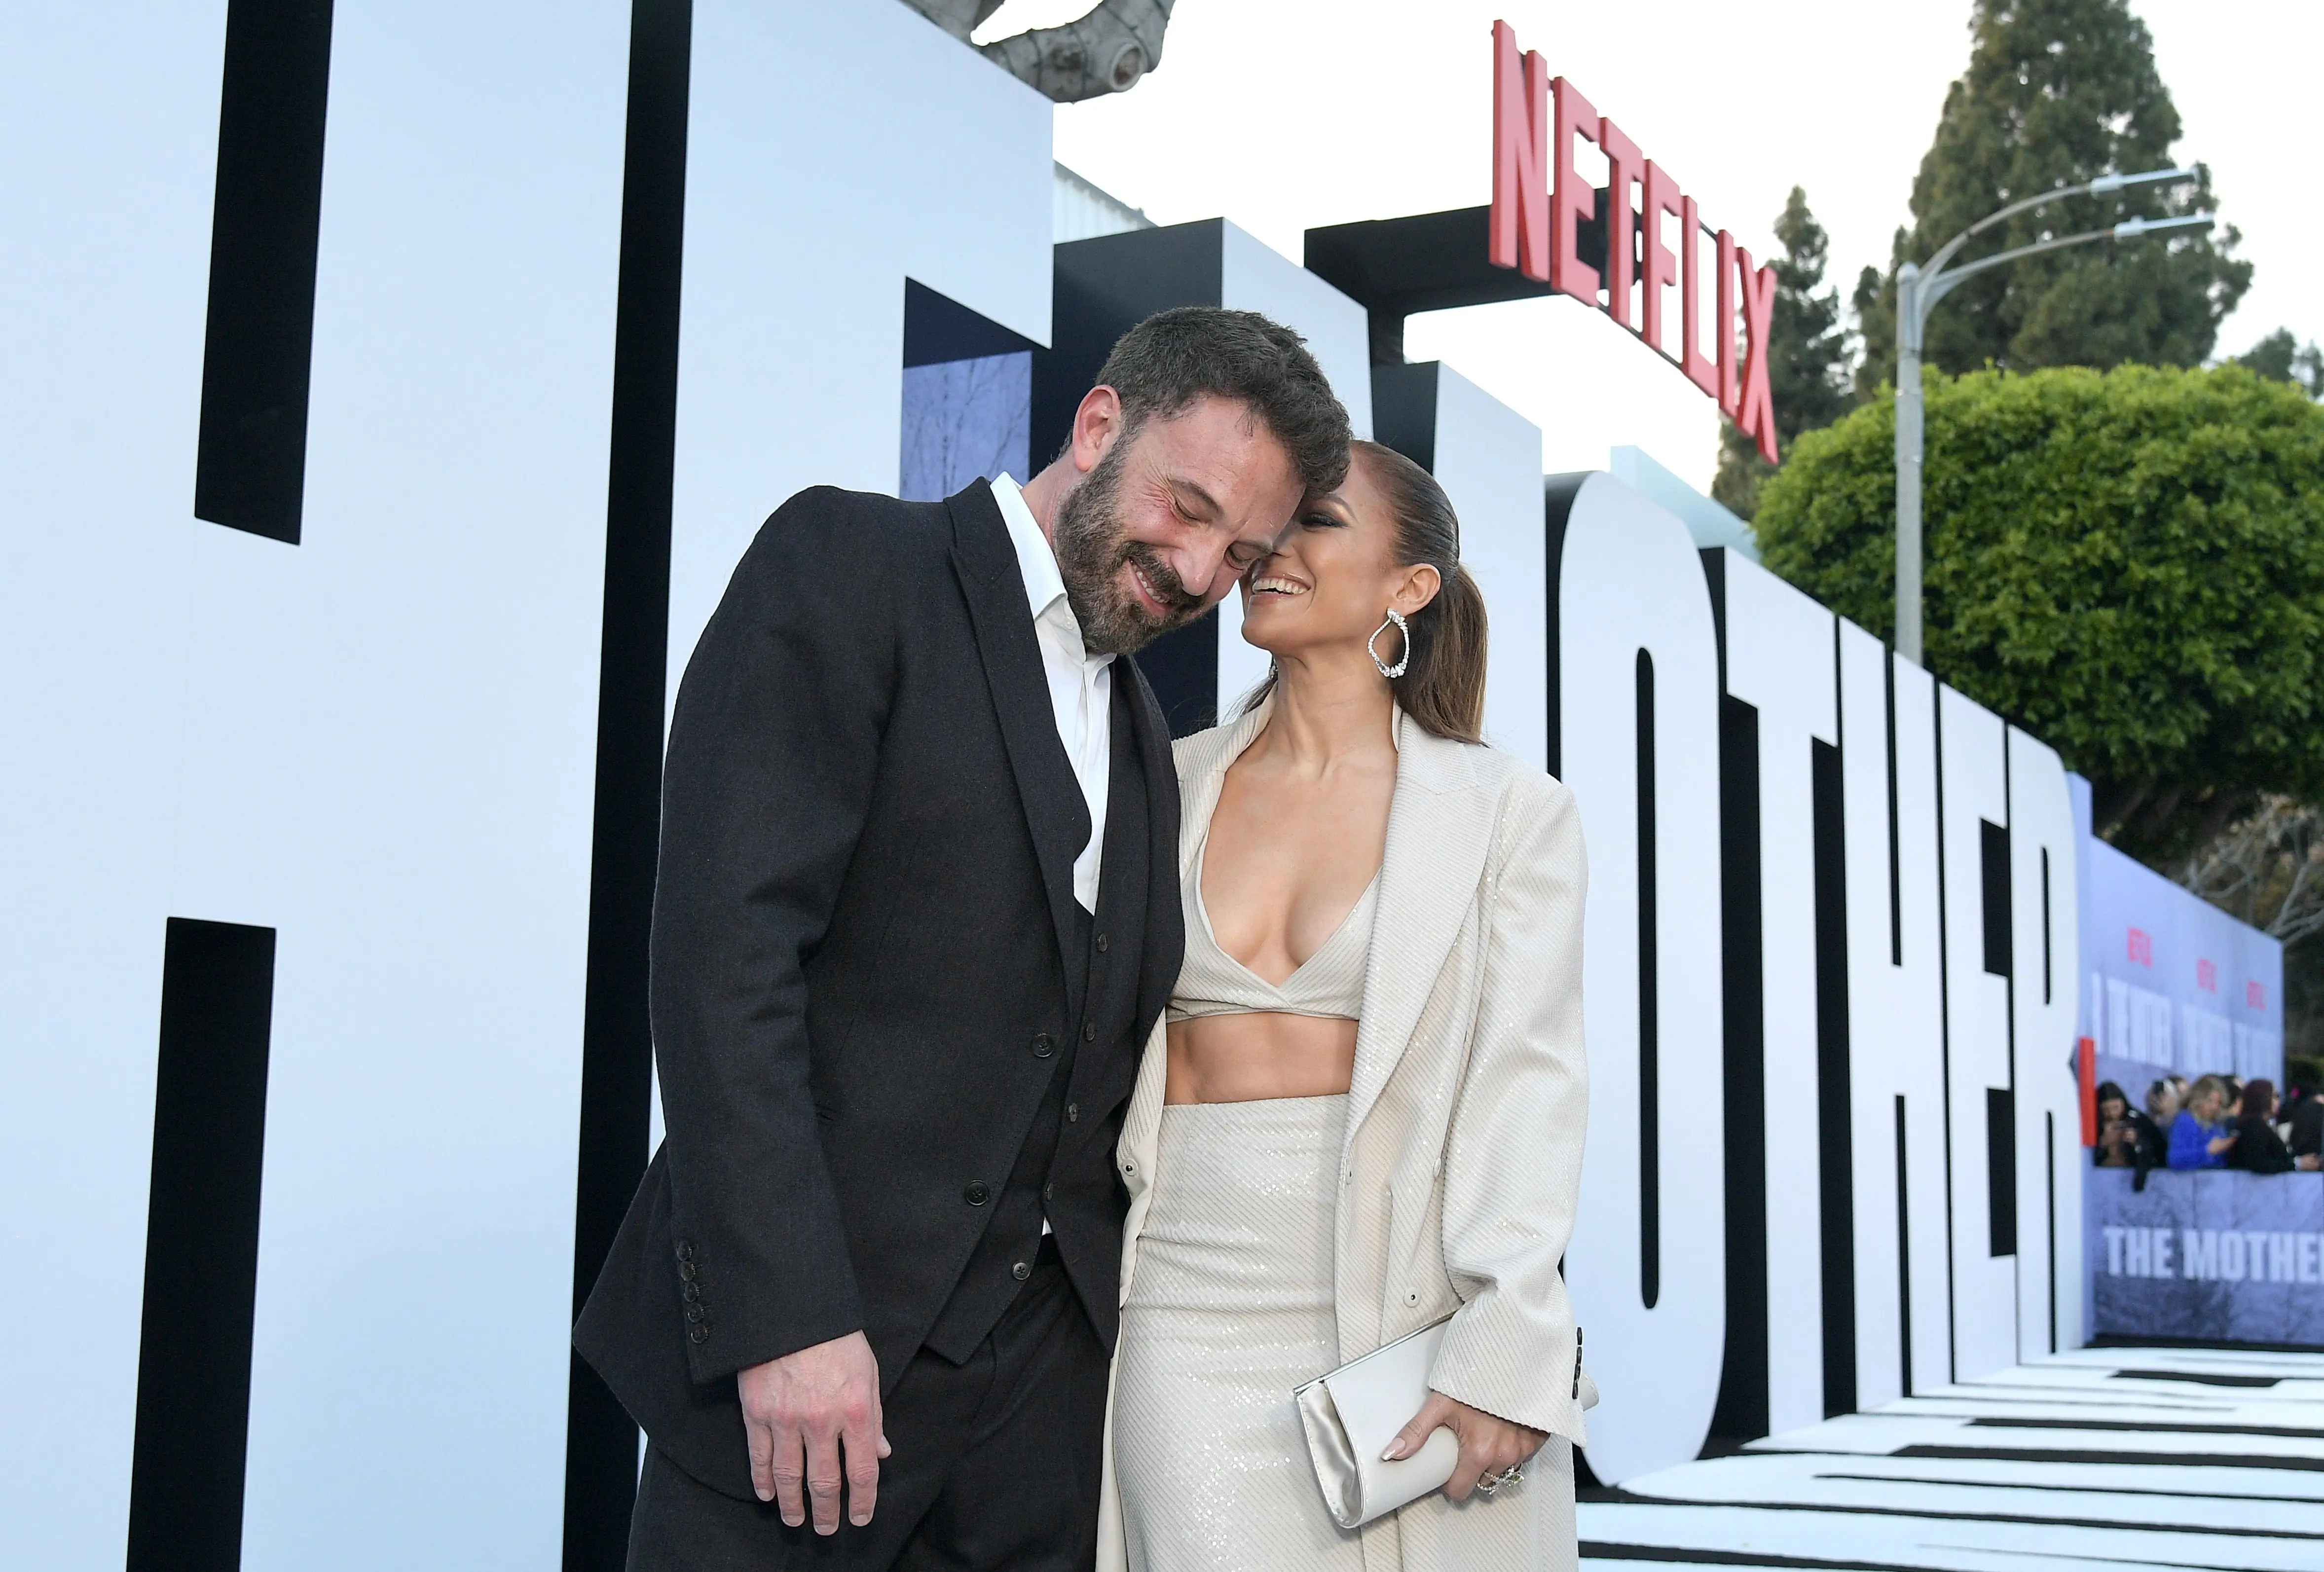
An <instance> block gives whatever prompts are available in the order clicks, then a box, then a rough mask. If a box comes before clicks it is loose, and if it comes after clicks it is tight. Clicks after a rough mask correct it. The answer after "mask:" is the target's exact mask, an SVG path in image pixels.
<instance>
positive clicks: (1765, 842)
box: [1715, 547, 1840, 1430]
mask: <svg viewBox="0 0 2324 1572" xmlns="http://www.w3.org/2000/svg"><path fill="white" fill-rule="evenodd" d="M1717 556H1718V559H1719V560H1718V562H1717V564H1716V565H1717V567H1718V568H1719V570H1720V571H1719V574H1718V575H1717V579H1716V581H1715V582H1717V583H1718V584H1720V586H1721V588H1722V589H1723V592H1724V595H1723V600H1724V606H1723V610H1724V611H1725V633H1726V651H1727V666H1726V670H1727V696H1728V697H1729V698H1730V699H1734V700H1738V701H1740V702H1741V703H1745V704H1748V705H1749V706H1750V707H1751V710H1752V724H1753V725H1754V726H1755V728H1756V731H1757V754H1756V757H1757V768H1758V777H1757V781H1756V782H1754V783H1753V788H1754V789H1755V790H1756V793H1757V802H1758V809H1759V812H1758V823H1757V831H1758V837H1759V846H1758V869H1759V890H1758V896H1759V933H1758V950H1759V952H1758V955H1757V958H1756V961H1757V970H1758V974H1759V975H1758V982H1759V999H1760V1020H1759V1022H1758V1023H1757V1030H1758V1033H1759V1038H1760V1053H1761V1064H1762V1066H1763V1070H1762V1074H1763V1077H1764V1079H1763V1081H1762V1085H1761V1105H1762V1106H1761V1108H1759V1110H1758V1114H1759V1121H1760V1126H1761V1129H1762V1132H1763V1134H1762V1138H1761V1148H1762V1154H1763V1163H1762V1172H1763V1174H1764V1181H1765V1183H1766V1216H1767V1219H1768V1226H1767V1231H1766V1299H1767V1303H1766V1322H1765V1324H1766V1388H1767V1417H1766V1422H1767V1426H1768V1428H1769V1429H1770V1430H1796V1429H1798V1428H1799V1427H1800V1426H1802V1425H1812V1424H1815V1423H1817V1422H1818V1421H1820V1420H1822V1419H1823V1418H1825V1417H1826V1416H1825V1409H1824V1347H1823V1343H1824V1319H1823V1304H1822V1285H1823V1210H1822V1196H1821V1181H1822V1170H1821V1156H1822V1154H1823V1150H1824V1139H1825V1137H1824V1135H1823V1132H1822V1129H1821V1118H1820V1109H1819V1107H1818V1101H1817V1098H1816V1095H1815V1091H1816V1088H1817V1085H1818V1059H1817V1049H1818V1042H1819V1040H1818V1031H1819V1021H1818V1013H1817V1006H1818V1001H1817V970H1816V921H1817V914H1816V888H1815V830H1816V826H1815V818H1814V797H1813V793H1812V777H1811V774H1810V769H1811V766H1812V763H1813V758H1814V755H1813V746H1814V744H1815V743H1817V742H1821V743H1823V744H1824V745H1825V746H1827V747H1837V746H1838V745H1839V742H1840V715H1839V694H1838V693H1837V692H1836V689H1835V677H1836V673H1835V672H1834V670H1833V646H1832V615H1831V612H1830V611H1825V610H1824V609H1823V608H1822V607H1821V606H1820V605H1818V604H1817V603H1816V602H1813V601H1812V600H1810V599H1809V598H1808V597H1807V596H1805V595H1803V594H1802V593H1800V592H1799V591H1797V590H1795V589H1794V588H1793V587H1792V586H1791V585H1789V584H1785V583H1784V581H1783V580H1781V579H1779V578H1777V577H1776V576H1775V575H1773V574H1771V573H1769V572H1768V571H1767V570H1766V569H1765V568H1763V567H1761V566H1759V565H1757V563H1754V562H1752V561H1750V560H1749V559H1748V558H1747V557H1745V556H1743V555H1742V554H1741V553H1740V552H1738V551H1736V550H1734V549H1733V548H1731V547H1719V548H1717ZM1736 784H1737V785H1740V784H1741V783H1736ZM1729 789H1730V790H1731V789H1733V787H1732V786H1730V787H1729ZM1737 942H1738V936H1737V935H1735V934H1732V933H1730V934H1729V935H1728V944H1729V950H1730V953H1731V951H1733V949H1734V947H1735V945H1736V944H1737ZM1744 963H1745V964H1750V963H1751V958H1748V957H1747V958H1745V961H1744ZM1734 1025H1736V1023H1734V1022H1729V1027H1730V1029H1731V1028H1732V1027H1733V1026H1734ZM1734 1095H1736V1093H1735V1091H1734V1090H1733V1089H1731V1088H1730V1089H1729V1096H1730V1097H1732V1096H1734ZM1832 1138H1833V1139H1834V1140H1835V1141H1836V1140H1838V1139H1839V1138H1840V1136H1839V1135H1838V1133H1837V1132H1835V1133H1834V1135H1833V1136H1832Z"/></svg>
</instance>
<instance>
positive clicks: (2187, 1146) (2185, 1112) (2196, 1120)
mask: <svg viewBox="0 0 2324 1572" xmlns="http://www.w3.org/2000/svg"><path fill="white" fill-rule="evenodd" d="M2226 1110H2227V1082H2226V1081H2225V1080H2221V1079H2220V1078H2219V1077H2218V1076H2216V1075H2206V1076H2203V1077H2201V1078H2199V1080H2197V1081H2196V1082H2195V1084H2194V1085H2193V1086H2190V1087H2189V1088H2188V1089H2187V1102H2186V1106H2185V1107H2183V1108H2181V1109H2180V1110H2179V1117H2177V1118H2175V1119H2173V1120H2172V1121H2171V1166H2172V1168H2173V1169H2189V1168H2225V1167H2226V1166H2227V1150H2228V1148H2230V1147H2232V1146H2233V1145H2235V1144H2236V1133H2235V1131H2233V1130H2231V1129H2228V1130H2223V1129H2221V1128H2219V1117H2220V1115H2221V1114H2223V1113H2224V1112H2225V1111H2226Z"/></svg>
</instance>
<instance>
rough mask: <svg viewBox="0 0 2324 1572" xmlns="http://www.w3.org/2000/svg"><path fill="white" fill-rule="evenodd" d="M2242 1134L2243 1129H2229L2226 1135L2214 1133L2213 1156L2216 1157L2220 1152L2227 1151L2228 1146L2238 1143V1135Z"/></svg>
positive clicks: (2212, 1139)
mask: <svg viewBox="0 0 2324 1572" xmlns="http://www.w3.org/2000/svg"><path fill="white" fill-rule="evenodd" d="M2240 1134H2242V1132H2241V1131H2238V1130H2229V1131H2228V1132H2227V1134H2226V1135H2214V1136H2212V1137H2211V1154H2212V1155H2213V1156H2215V1157H2216V1156H2218V1154H2220V1153H2222V1152H2224V1151H2226V1150H2227V1148H2228V1147H2230V1146H2232V1145H2235V1144H2236V1136H2237V1135H2240Z"/></svg>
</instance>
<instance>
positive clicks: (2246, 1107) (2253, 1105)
mask: <svg viewBox="0 0 2324 1572" xmlns="http://www.w3.org/2000/svg"><path fill="white" fill-rule="evenodd" d="M2240 1111H2241V1113H2242V1114H2243V1117H2246V1118H2247V1119H2264V1118H2265V1117H2268V1116H2269V1115H2270V1114H2273V1112H2275V1082H2273V1081H2272V1080H2264V1079H2261V1078H2259V1077H2254V1078H2253V1079H2252V1080H2247V1081H2246V1082H2244V1100H2243V1103H2242V1106H2241V1108H2240Z"/></svg>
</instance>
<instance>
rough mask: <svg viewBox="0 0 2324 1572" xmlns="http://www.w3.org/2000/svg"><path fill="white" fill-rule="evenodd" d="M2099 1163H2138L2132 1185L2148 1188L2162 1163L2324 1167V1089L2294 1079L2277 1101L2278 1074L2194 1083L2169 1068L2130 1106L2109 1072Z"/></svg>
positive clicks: (2103, 1089) (2101, 1109) (2286, 1169)
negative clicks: (2141, 1104) (2288, 1093)
mask: <svg viewBox="0 0 2324 1572" xmlns="http://www.w3.org/2000/svg"><path fill="white" fill-rule="evenodd" d="M2097 1101H2098V1151H2097V1153H2096V1154H2095V1156H2094V1158H2093V1161H2094V1162H2095V1163H2097V1165H2098V1167H2100V1168H2135V1169H2136V1170H2137V1171H2138V1177H2137V1179H2136V1180H2135V1181H2133V1188H2135V1189H2139V1190H2144V1189H2145V1188H2146V1175H2147V1174H2148V1172H2151V1171H2152V1170H2153V1169H2157V1168H2172V1169H2178V1170H2192V1169H2199V1168H2240V1169H2243V1170H2245V1171H2246V1172H2251V1173H2291V1172H2295V1171H2301V1172H2314V1171H2316V1170H2318V1169H2324V1094H2319V1092H2318V1091H2316V1090H2315V1089H2311V1088H2305V1087H2295V1088H2294V1089H2293V1090H2292V1101H2291V1102H2290V1103H2289V1104H2285V1105H2279V1103H2278V1102H2277V1099H2276V1095H2275V1085H2274V1083H2273V1081H2269V1080H2259V1079H2254V1080H2247V1081H2238V1080H2236V1078H2235V1077H2234V1076H2232V1075H2205V1076H2199V1077H2198V1078H2197V1079H2196V1080H2195V1081H2194V1083H2193V1084H2192V1085H2190V1084H2189V1083H2188V1082H2187V1080H2186V1079H2185V1078H2184V1077H2183V1076H2177V1075H2172V1076H2165V1077H2163V1079H2162V1080H2157V1081H2155V1082H2154V1083H2153V1085H2151V1086H2149V1087H2148V1088H2147V1089H2146V1106H2145V1108H2134V1107H2132V1106H2131V1101H2130V1099H2129V1098H2128V1097H2127V1096H2126V1094H2125V1093H2124V1091H2123V1089H2122V1088H2121V1087H2120V1086H2118V1085H2116V1083H2115V1082H2113V1081H2111V1080H2109V1081H2106V1082H2103V1083H2102V1084H2100V1086H2099V1087H2098V1099H2097Z"/></svg>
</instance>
